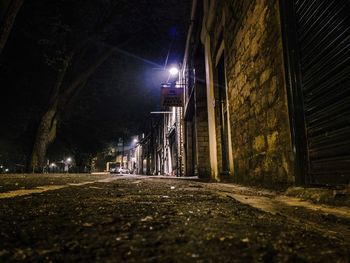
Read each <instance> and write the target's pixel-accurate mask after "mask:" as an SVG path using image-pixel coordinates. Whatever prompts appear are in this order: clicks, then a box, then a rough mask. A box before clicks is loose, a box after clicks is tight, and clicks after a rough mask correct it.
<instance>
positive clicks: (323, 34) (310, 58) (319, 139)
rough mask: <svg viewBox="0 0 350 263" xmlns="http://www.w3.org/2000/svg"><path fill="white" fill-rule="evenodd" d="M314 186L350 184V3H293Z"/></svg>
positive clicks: (309, 174) (335, 0)
mask: <svg viewBox="0 0 350 263" xmlns="http://www.w3.org/2000/svg"><path fill="white" fill-rule="evenodd" d="M293 5H294V20H295V25H296V35H295V36H296V38H297V39H296V43H297V45H296V46H297V49H296V50H297V52H298V57H299V59H298V64H299V65H298V69H299V74H300V76H299V82H300V83H299V86H300V91H301V98H302V99H301V104H302V105H301V106H302V108H303V113H304V116H303V118H304V122H305V127H304V128H305V135H306V137H305V138H306V144H307V147H306V154H307V157H306V160H307V166H308V167H307V169H306V173H307V179H308V181H309V182H310V183H311V184H331V185H336V184H348V183H349V182H350V1H349V0H299V1H297V0H293Z"/></svg>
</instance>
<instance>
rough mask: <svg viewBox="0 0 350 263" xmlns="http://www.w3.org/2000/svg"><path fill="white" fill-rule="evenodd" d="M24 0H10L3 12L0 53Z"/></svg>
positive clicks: (0, 28) (0, 26)
mask: <svg viewBox="0 0 350 263" xmlns="http://www.w3.org/2000/svg"><path fill="white" fill-rule="evenodd" d="M23 3H24V0H12V1H10V3H9V5H8V7H7V9H6V12H5V14H4V18H3V19H2V23H1V25H0V55H1V53H2V50H3V49H4V47H5V44H6V42H7V39H8V37H9V35H10V33H11V30H12V27H13V24H14V22H15V20H16V16H17V14H18V12H19V10H20V9H21V7H22V5H23Z"/></svg>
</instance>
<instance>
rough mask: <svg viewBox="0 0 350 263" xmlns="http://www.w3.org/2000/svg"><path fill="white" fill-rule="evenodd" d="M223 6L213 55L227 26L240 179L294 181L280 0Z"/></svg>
mask: <svg viewBox="0 0 350 263" xmlns="http://www.w3.org/2000/svg"><path fill="white" fill-rule="evenodd" d="M219 5H221V6H220V7H219V8H218V10H219V11H218V12H221V15H220V16H216V22H215V23H216V24H215V25H214V29H213V30H212V32H211V41H212V43H211V46H212V47H213V48H212V50H213V53H212V54H211V55H212V60H213V61H215V58H216V55H217V54H216V50H217V47H218V45H220V43H218V42H219V41H220V37H219V35H220V33H219V32H220V30H221V29H220V27H223V41H224V53H225V71H226V83H227V95H228V100H229V111H230V128H231V139H232V145H231V147H232V149H233V162H234V175H235V179H236V180H237V182H241V183H249V184H259V185H276V183H278V185H283V184H290V183H292V182H293V181H294V175H293V174H294V171H293V169H292V167H293V166H292V162H293V160H292V156H293V155H292V147H291V141H290V128H289V121H288V109H287V99H286V91H285V81H284V68H283V50H282V39H281V27H280V18H279V5H278V0H237V1H228V0H227V1H220V4H219ZM221 18H223V20H222V19H221Z"/></svg>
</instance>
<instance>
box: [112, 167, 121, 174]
mask: <svg viewBox="0 0 350 263" xmlns="http://www.w3.org/2000/svg"><path fill="white" fill-rule="evenodd" d="M119 168H120V167H114V168H111V169H109V173H111V174H117V173H119Z"/></svg>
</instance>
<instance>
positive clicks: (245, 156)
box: [182, 0, 350, 187]
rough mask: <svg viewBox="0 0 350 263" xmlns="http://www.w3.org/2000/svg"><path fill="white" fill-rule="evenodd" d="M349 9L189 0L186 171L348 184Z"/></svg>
mask: <svg viewBox="0 0 350 263" xmlns="http://www.w3.org/2000/svg"><path fill="white" fill-rule="evenodd" d="M349 5H350V4H349V1H345V0H344V1H342V0H341V1H335V0H330V1H307V0H303V1H296V0H281V1H278V0H235V1H232V0H204V1H196V0H194V1H193V10H192V19H191V26H190V30H189V33H188V41H187V45H186V51H185V59H184V63H183V64H184V69H183V73H182V74H183V77H184V78H186V79H187V84H188V85H187V91H186V95H185V97H186V100H185V102H186V104H185V107H184V119H185V123H186V125H185V127H186V130H185V139H186V142H185V144H184V147H185V150H186V151H185V152H186V162H185V163H186V171H187V173H188V174H196V173H197V174H199V175H200V176H201V174H202V173H203V176H204V177H206V173H208V175H209V177H210V178H211V179H213V180H217V181H222V180H228V181H234V182H238V183H244V184H252V185H264V186H269V187H277V186H278V187H280V186H287V185H294V184H307V185H308V184H317V185H319V184H323V185H325V184H327V185H328V184H330V185H338V184H349V182H350V108H349V105H350V104H349V102H350V88H349V84H350V38H349V33H350V23H349V20H350V7H349ZM204 68H205V74H204V72H203V69H204ZM194 73H198V74H197V75H196V76H195V74H194ZM194 76H195V77H194ZM193 79H195V81H194V80H193ZM205 100H206V103H204V104H203V101H205ZM206 136H207V137H206ZM207 149H208V150H207ZM206 158H207V160H208V162H205V160H206Z"/></svg>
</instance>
